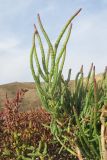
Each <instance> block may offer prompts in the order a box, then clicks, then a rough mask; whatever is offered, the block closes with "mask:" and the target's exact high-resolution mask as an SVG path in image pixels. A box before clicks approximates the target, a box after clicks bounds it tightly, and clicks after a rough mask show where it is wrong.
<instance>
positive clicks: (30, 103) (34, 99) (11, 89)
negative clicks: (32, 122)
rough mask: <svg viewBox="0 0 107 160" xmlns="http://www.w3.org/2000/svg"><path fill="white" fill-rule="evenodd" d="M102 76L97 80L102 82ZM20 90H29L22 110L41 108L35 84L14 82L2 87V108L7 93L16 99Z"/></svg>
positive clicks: (0, 98) (72, 85)
mask: <svg viewBox="0 0 107 160" xmlns="http://www.w3.org/2000/svg"><path fill="white" fill-rule="evenodd" d="M101 75H102V74H98V75H96V79H97V80H100V79H101ZM70 86H71V88H74V81H73V80H71V81H70ZM20 89H28V91H27V92H26V93H25V97H24V99H23V102H22V106H21V110H22V111H25V110H27V109H30V108H32V109H35V108H36V107H38V106H41V103H40V100H39V98H38V96H37V93H36V90H35V84H34V83H33V82H24V83H20V82H14V83H9V84H4V85H0V108H2V107H3V106H4V101H5V97H6V93H7V95H8V97H9V98H14V97H15V94H16V92H17V91H18V90H20Z"/></svg>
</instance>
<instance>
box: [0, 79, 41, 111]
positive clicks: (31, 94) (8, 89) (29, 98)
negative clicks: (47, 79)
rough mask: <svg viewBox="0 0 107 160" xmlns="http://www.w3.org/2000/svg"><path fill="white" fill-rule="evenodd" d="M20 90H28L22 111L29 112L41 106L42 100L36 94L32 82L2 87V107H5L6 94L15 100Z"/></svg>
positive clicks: (0, 92) (0, 88) (0, 99)
mask: <svg viewBox="0 0 107 160" xmlns="http://www.w3.org/2000/svg"><path fill="white" fill-rule="evenodd" d="M20 89H28V91H27V92H26V93H25V96H24V99H23V102H22V106H21V110H23V111H24V110H27V109H30V108H33V109H34V108H35V107H38V106H40V105H41V103H40V100H39V98H38V96H37V94H36V90H35V85H34V83H32V82H25V83H19V82H14V83H9V84H4V85H0V106H4V101H5V97H6V93H7V95H8V97H9V98H14V97H15V94H16V92H17V91H18V90H20Z"/></svg>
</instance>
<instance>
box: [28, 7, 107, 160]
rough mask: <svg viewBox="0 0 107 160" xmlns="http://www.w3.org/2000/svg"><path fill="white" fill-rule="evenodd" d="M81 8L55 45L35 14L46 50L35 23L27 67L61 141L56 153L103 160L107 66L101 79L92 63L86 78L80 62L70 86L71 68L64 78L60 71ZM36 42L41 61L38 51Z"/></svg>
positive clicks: (56, 136) (54, 130)
mask: <svg viewBox="0 0 107 160" xmlns="http://www.w3.org/2000/svg"><path fill="white" fill-rule="evenodd" d="M80 11H81V9H79V10H78V11H77V12H76V13H75V14H74V15H73V16H72V17H71V18H70V19H69V20H68V22H67V23H66V25H65V26H64V28H63V29H62V31H61V33H60V34H59V36H58V38H57V40H56V42H55V44H54V45H53V44H52V43H51V41H50V39H49V37H48V34H47V33H46V31H45V29H44V27H43V24H42V22H41V19H40V16H39V15H38V23H39V27H40V29H41V31H42V33H43V36H44V38H45V40H46V42H47V44H48V51H47V52H46V53H45V50H44V46H43V43H42V40H41V36H40V34H39V32H38V30H37V27H36V25H34V34H33V45H32V49H31V54H30V67H31V71H32V75H33V78H34V80H35V85H36V89H37V92H38V94H39V97H40V99H41V102H42V104H43V107H45V109H46V110H47V111H48V112H49V113H50V115H51V123H50V129H51V133H52V134H53V135H54V138H55V140H56V141H57V142H58V143H59V144H60V145H61V148H60V150H59V154H60V153H61V152H62V151H63V150H66V151H68V152H69V153H70V154H71V155H72V157H73V158H72V159H73V160H74V159H75V158H77V157H78V158H79V159H80V160H83V159H86V160H100V159H101V160H106V158H105V157H106V155H107V149H106V144H107V142H106V141H105V137H106V135H105V132H104V131H105V130H107V126H106V118H107V67H106V69H105V72H104V74H103V75H102V79H101V80H100V81H97V80H96V77H95V66H93V63H92V65H91V68H90V71H89V74H88V76H87V78H84V74H83V65H82V66H81V69H80V71H79V72H78V73H77V75H76V79H75V81H74V87H73V89H72V84H71V87H70V86H69V81H70V75H71V70H69V72H68V78H67V80H64V78H63V75H62V71H63V66H64V62H65V57H66V48H67V44H68V41H69V38H70V34H71V30H72V20H73V19H74V18H75V17H76V16H77V15H78V14H79V12H80ZM66 31H67V35H66V37H65V41H64V42H63V45H62V47H59V46H60V42H61V40H62V38H63V36H64V34H65V32H66ZM37 42H38V44H39V47H40V54H41V59H42V65H41V63H40V60H39V56H38V54H37ZM34 63H36V65H35V64H34ZM35 67H36V70H37V71H35ZM41 80H42V82H43V83H41ZM45 127H48V126H45Z"/></svg>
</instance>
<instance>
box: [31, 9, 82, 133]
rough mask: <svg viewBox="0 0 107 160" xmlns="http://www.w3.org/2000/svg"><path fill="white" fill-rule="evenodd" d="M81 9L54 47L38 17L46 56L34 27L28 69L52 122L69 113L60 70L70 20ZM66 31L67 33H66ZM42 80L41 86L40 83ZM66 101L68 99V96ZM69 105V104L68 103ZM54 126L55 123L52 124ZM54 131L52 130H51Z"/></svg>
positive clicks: (69, 30) (65, 90)
mask: <svg viewBox="0 0 107 160" xmlns="http://www.w3.org/2000/svg"><path fill="white" fill-rule="evenodd" d="M80 11H81V9H79V10H78V11H77V12H76V13H75V14H74V15H73V16H72V17H71V18H70V19H69V20H68V22H67V23H66V25H65V26H64V28H63V29H62V31H61V33H60V34H59V36H58V38H57V40H56V42H55V45H53V44H52V43H51V41H50V39H49V37H48V34H47V33H46V31H45V29H44V27H43V24H42V22H41V19H40V16H39V15H38V23H39V27H40V29H41V31H42V33H43V35H44V38H45V40H46V42H47V44H48V52H47V54H46V53H45V51H44V47H43V43H42V40H41V37H40V34H39V32H38V30H37V27H36V25H34V34H33V45H32V49H31V54H30V67H31V71H32V75H33V78H34V80H35V84H36V89H37V92H38V94H39V97H40V99H41V101H42V104H43V106H44V107H45V108H46V110H47V111H48V112H49V113H50V114H51V115H52V118H53V121H56V119H58V118H60V117H62V113H64V114H65V113H66V112H69V110H67V109H66V104H67V102H66V98H65V97H66V96H65V95H66V93H67V92H68V89H67V84H68V82H69V75H70V71H69V74H68V80H67V81H66V83H65V81H64V80H63V77H62V70H63V66H64V61H65V57H66V47H67V43H68V40H69V38H70V34H71V30H72V24H71V22H72V20H73V19H74V18H75V17H76V16H77V15H78V14H79V12H80ZM67 30H68V31H67ZM66 31H67V35H66V38H65V41H64V42H63V45H62V48H61V49H60V50H58V47H59V44H60V41H61V39H62V38H63V35H64V33H65V32H66ZM37 41H38V43H39V47H40V51H41V53H40V54H41V57H42V66H41V65H40V61H39V58H38V54H37ZM34 62H36V68H37V73H36V72H35V66H34ZM41 79H42V80H43V82H44V83H43V84H42V83H41ZM67 98H68V100H69V99H70V97H69V95H68V97H67ZM68 104H69V103H68ZM54 124H55V123H54ZM53 130H54V129H53Z"/></svg>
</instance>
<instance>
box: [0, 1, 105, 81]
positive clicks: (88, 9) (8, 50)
mask: <svg viewBox="0 0 107 160" xmlns="http://www.w3.org/2000/svg"><path fill="white" fill-rule="evenodd" d="M79 8H82V12H81V14H80V15H79V16H78V17H77V18H75V20H74V21H73V29H72V34H71V38H70V41H69V44H68V49H67V57H66V61H65V65H64V70H63V74H64V75H65V78H66V76H67V72H68V69H69V68H72V78H74V77H75V74H76V73H77V72H78V70H79V68H80V66H81V65H82V64H83V65H84V72H85V75H86V73H87V72H88V70H89V67H90V64H91V62H94V64H95V66H96V72H97V73H100V72H102V71H103V70H104V67H105V66H106V65H107V42H106V41H107V0H90V1H88V0H87V1H86V0H66V1H65V0H0V84H4V83H10V82H14V81H20V82H27V81H28V82H29V81H33V78H32V75H31V71H30V67H29V54H30V49H31V46H32V34H33V29H34V28H33V24H34V23H35V24H37V16H36V15H37V13H40V15H41V19H42V22H43V24H44V27H45V29H46V31H47V32H48V33H49V37H50V39H51V41H52V42H54V41H55V40H56V38H57V35H58V34H59V32H60V31H61V29H62V27H63V25H64V24H65V23H66V21H67V20H68V19H69V18H70V17H71V15H72V14H73V13H74V12H75V11H77V10H78V9H79ZM37 26H38V25H37ZM44 45H46V44H45V42H44Z"/></svg>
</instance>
